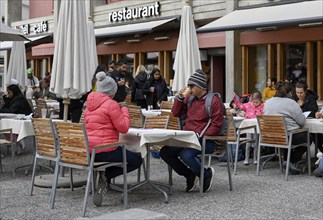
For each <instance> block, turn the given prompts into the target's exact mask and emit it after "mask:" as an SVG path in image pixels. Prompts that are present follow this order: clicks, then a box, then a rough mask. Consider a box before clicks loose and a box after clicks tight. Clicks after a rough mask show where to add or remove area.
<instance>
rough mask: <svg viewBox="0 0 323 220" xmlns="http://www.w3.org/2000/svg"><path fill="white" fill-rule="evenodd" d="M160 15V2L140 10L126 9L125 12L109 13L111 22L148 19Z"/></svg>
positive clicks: (139, 8)
mask: <svg viewBox="0 0 323 220" xmlns="http://www.w3.org/2000/svg"><path fill="white" fill-rule="evenodd" d="M159 13H160V4H159V2H155V4H153V5H150V6H143V7H138V8H131V9H130V8H129V9H128V8H127V7H124V8H123V10H120V11H114V12H111V13H109V21H110V22H115V21H125V20H133V19H138V18H146V17H153V16H157V15H159Z"/></svg>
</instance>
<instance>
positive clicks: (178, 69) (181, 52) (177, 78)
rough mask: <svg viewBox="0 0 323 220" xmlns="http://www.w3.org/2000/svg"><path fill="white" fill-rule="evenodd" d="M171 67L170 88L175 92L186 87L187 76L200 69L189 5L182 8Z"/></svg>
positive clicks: (198, 52)
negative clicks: (172, 75)
mask: <svg viewBox="0 0 323 220" xmlns="http://www.w3.org/2000/svg"><path fill="white" fill-rule="evenodd" d="M173 69H174V71H175V74H174V80H173V85H172V90H173V91H174V92H175V93H177V92H179V90H180V89H182V88H184V87H186V85H187V80H188V78H189V77H190V76H191V75H192V74H193V73H194V71H195V70H196V69H201V60H200V51H199V46H198V41H197V35H196V29H195V24H194V20H193V15H192V9H191V7H190V6H188V5H185V6H184V7H183V9H182V16H181V27H180V32H179V38H178V42H177V48H176V55H175V60H174V66H173Z"/></svg>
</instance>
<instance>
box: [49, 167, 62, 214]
mask: <svg viewBox="0 0 323 220" xmlns="http://www.w3.org/2000/svg"><path fill="white" fill-rule="evenodd" d="M59 170H60V166H59V162H58V161H56V166H55V172H54V178H53V183H52V192H51V196H50V200H51V204H50V206H51V209H53V208H54V203H55V196H56V189H57V181H58V174H59Z"/></svg>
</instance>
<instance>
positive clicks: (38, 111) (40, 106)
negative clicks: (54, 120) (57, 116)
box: [35, 99, 49, 118]
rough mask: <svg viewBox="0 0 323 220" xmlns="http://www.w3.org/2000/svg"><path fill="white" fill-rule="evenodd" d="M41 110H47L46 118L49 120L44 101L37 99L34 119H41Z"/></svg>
mask: <svg viewBox="0 0 323 220" xmlns="http://www.w3.org/2000/svg"><path fill="white" fill-rule="evenodd" d="M42 109H47V113H46V118H49V111H48V107H47V104H46V102H45V100H43V99H37V100H36V109H35V114H36V117H38V118H40V117H42V111H41V110H42Z"/></svg>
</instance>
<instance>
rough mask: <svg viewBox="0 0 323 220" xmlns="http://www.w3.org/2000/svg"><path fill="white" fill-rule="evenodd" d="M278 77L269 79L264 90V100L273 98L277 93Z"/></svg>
mask: <svg viewBox="0 0 323 220" xmlns="http://www.w3.org/2000/svg"><path fill="white" fill-rule="evenodd" d="M276 84H277V78H276V77H272V78H268V80H267V87H266V88H265V89H264V91H263V92H262V102H265V101H266V100H268V99H270V98H272V97H273V96H274V95H275V94H276Z"/></svg>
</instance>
